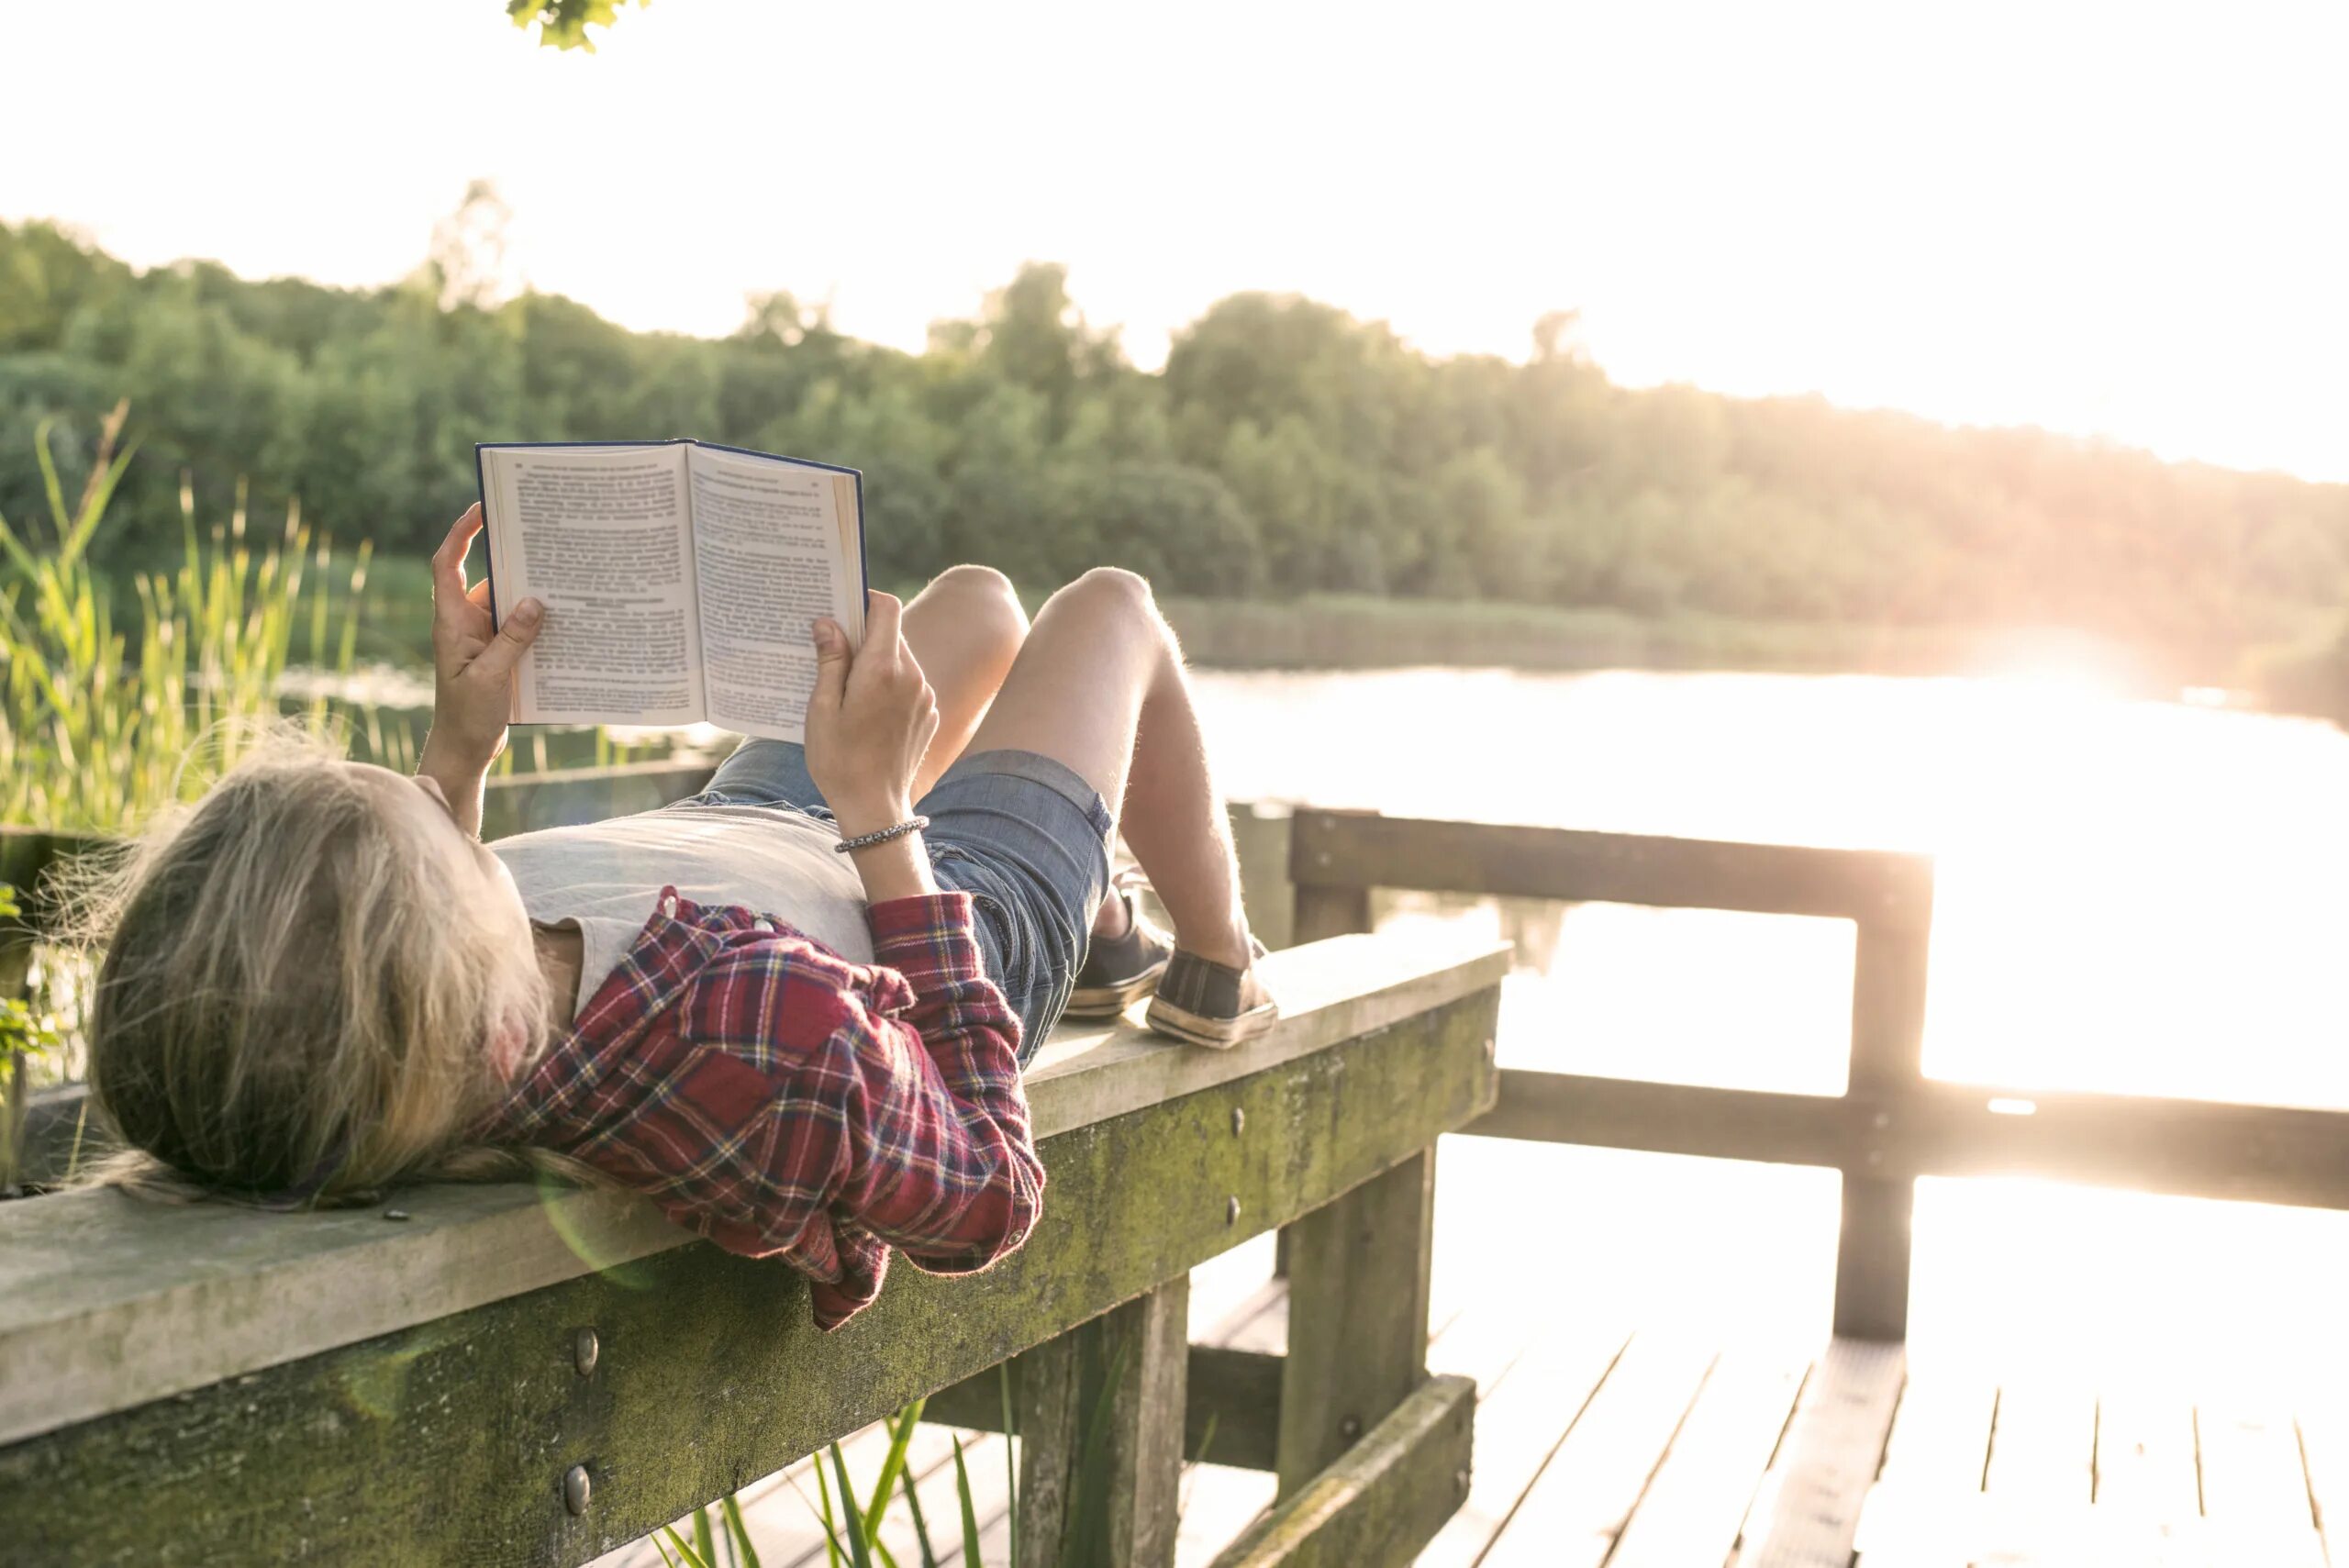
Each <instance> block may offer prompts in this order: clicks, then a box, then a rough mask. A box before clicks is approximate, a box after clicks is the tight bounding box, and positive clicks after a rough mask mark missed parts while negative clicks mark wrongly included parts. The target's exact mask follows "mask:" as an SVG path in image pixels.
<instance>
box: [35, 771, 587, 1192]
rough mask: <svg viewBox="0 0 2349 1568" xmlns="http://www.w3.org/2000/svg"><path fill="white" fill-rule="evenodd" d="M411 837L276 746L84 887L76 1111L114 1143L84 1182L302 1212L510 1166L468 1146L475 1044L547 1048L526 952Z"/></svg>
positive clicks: (488, 1058) (375, 787)
mask: <svg viewBox="0 0 2349 1568" xmlns="http://www.w3.org/2000/svg"><path fill="white" fill-rule="evenodd" d="M414 838H415V834H414V829H413V828H412V827H409V826H407V825H405V824H403V823H402V822H400V821H399V820H397V819H396V817H395V815H394V814H393V812H392V811H391V810H390V809H389V807H388V806H387V804H386V802H385V800H384V796H383V793H382V787H381V785H380V784H376V783H373V781H371V780H369V779H367V778H366V777H364V776H362V774H361V773H358V772H356V771H355V770H353V769H351V768H350V767H349V766H347V765H344V764H342V763H340V762H337V761H336V760H335V759H334V758H333V757H331V756H329V755H323V754H321V753H320V752H319V751H317V750H316V749H315V748H306V747H296V746H293V745H291V744H289V743H287V742H284V741H283V740H280V741H278V742H275V743H273V744H270V745H265V746H263V747H262V748H260V749H259V751H258V753H257V754H255V755H253V756H251V757H250V758H249V759H248V760H247V761H245V762H242V763H240V764H239V766H238V767H236V768H235V769H234V770H233V771H231V772H230V773H228V775H227V776H226V777H225V778H223V779H222V780H221V781H220V782H219V783H218V784H216V785H215V786H214V787H213V788H212V789H211V791H210V792H209V793H208V794H206V795H205V797H204V798H203V799H202V800H201V801H200V802H199V803H197V804H196V805H195V806H194V807H193V808H192V809H184V810H182V811H181V812H179V813H177V814H175V815H174V816H173V817H168V818H166V819H163V820H161V821H159V822H158V823H157V824H155V825H154V826H153V827H152V828H150V830H149V831H148V832H147V833H146V834H145V835H144V836H143V837H142V839H141V840H139V843H138V844H137V846H136V847H135V848H134V849H133V850H132V851H130V852H129V854H128V856H127V857H125V858H124V859H123V861H122V862H120V863H119V864H118V865H117V866H116V867H114V868H113V869H112V870H111V871H110V872H109V873H107V874H106V877H105V880H104V881H103V882H102V883H100V884H96V885H95V887H94V888H91V889H85V890H84V892H83V897H82V903H83V906H84V912H83V919H82V921H81V922H80V923H81V925H82V927H83V931H84V934H85V935H86V936H88V937H91V938H94V939H95V940H97V941H98V942H99V943H100V945H101V946H102V948H103V958H102V959H101V961H100V963H99V967H98V973H97V980H96V989H95V997H94V999H93V1005H92V1007H91V1012H90V1018H89V1037H88V1038H89V1082H90V1092H91V1096H92V1101H93V1104H94V1106H95V1108H96V1109H97V1111H98V1113H99V1116H100V1118H101V1121H102V1125H103V1126H104V1127H105V1128H106V1129H107V1130H108V1131H109V1132H110V1133H111V1134H112V1135H113V1137H114V1138H115V1139H116V1140H118V1141H119V1142H120V1143H121V1144H122V1145H123V1146H124V1150H123V1152H121V1153H120V1154H118V1155H117V1156H115V1157H114V1158H112V1159H109V1160H107V1161H106V1162H102V1163H101V1164H100V1166H99V1167H98V1168H97V1169H96V1170H95V1172H94V1173H93V1179H94V1180H96V1181H100V1182H107V1183H112V1184H120V1185H125V1186H129V1187H132V1188H135V1189H139V1190H142V1191H144V1192H146V1193H148V1194H150V1195H158V1196H177V1197H194V1196H206V1195H213V1196H224V1197H232V1198H237V1199H241V1200H243V1201H247V1202H256V1203H261V1204H264V1205H267V1206H270V1207H305V1206H307V1205H312V1204H320V1205H331V1204H335V1203H339V1202H340V1203H349V1202H355V1201H364V1200H366V1199H368V1198H370V1197H372V1196H373V1195H374V1194H375V1193H376V1192H378V1191H380V1190H381V1189H382V1188H384V1187H385V1186H387V1185H389V1184H393V1183H395V1182H398V1181H400V1180H401V1179H403V1178H406V1177H411V1176H418V1175H454V1176H475V1177H477V1176H484V1175H492V1174H500V1173H517V1172H518V1171H519V1170H520V1169H521V1168H522V1167H523V1165H524V1163H525V1162H526V1161H527V1158H528V1157H527V1156H522V1155H519V1154H501V1153H499V1152H498V1151H491V1150H487V1149H484V1148H480V1147H477V1146H473V1144H472V1140H473V1139H475V1138H476V1137H477V1136H478V1131H479V1129H480V1127H481V1125H482V1123H483V1121H484V1118H486V1117H487V1116H488V1115H489V1113H490V1112H491V1111H492V1110H493V1109H494V1108H495V1104H496V1101H497V1098H498V1096H499V1095H500V1094H501V1093H502V1091H503V1087H504V1085H503V1083H502V1082H501V1080H500V1079H499V1077H498V1076H497V1073H496V1072H495V1068H494V1067H493V1066H492V1052H491V1050H490V1044H491V1042H492V1040H497V1039H500V1038H501V1037H505V1038H508V1039H510V1038H512V1037H513V1035H514V1034H516V1033H517V1032H518V1034H519V1037H520V1039H521V1040H522V1042H523V1050H522V1059H523V1060H524V1061H526V1062H527V1061H529V1060H531V1059H534V1058H535V1057H536V1056H537V1055H538V1054H539V1051H540V1050H541V1049H542V1047H543V1044H544V1042H545V1040H546V1036H547V1030H548V1006H547V1000H546V995H545V991H544V986H543V984H542V982H541V980H540V974H539V972H538V968H537V965H536V962H535V961H534V958H533V954H532V951H531V944H530V942H529V940H528V937H527V932H526V931H525V930H522V929H517V930H513V931H495V930H491V929H487V928H486V924H485V922H484V919H483V917H481V916H480V914H479V912H478V911H477V910H476V909H474V908H472V907H469V906H468V901H467V900H466V899H465V898H464V897H463V895H462V891H461V890H460V889H459V888H457V887H456V886H454V885H452V878H451V874H450V873H449V870H448V868H447V865H446V863H445V862H444V860H443V859H442V858H441V857H439V856H436V855H433V854H431V853H429V852H419V847H418V846H417V844H416V843H415V842H414Z"/></svg>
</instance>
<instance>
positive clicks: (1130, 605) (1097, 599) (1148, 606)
mask: <svg viewBox="0 0 2349 1568" xmlns="http://www.w3.org/2000/svg"><path fill="white" fill-rule="evenodd" d="M1053 597H1055V598H1068V599H1073V600H1074V601H1075V602H1077V603H1079V604H1082V605H1085V606H1088V607H1090V608H1094V609H1096V610H1097V611H1100V612H1104V613H1108V614H1111V615H1119V614H1122V615H1130V616H1132V617H1135V618H1137V619H1141V620H1152V621H1154V620H1156V619H1157V618H1158V600H1157V599H1156V598H1155V597H1154V596H1153V595H1152V593H1151V591H1150V579H1149V578H1147V577H1144V576H1143V575H1141V573H1138V572H1129V571H1127V570H1126V569H1125V568H1124V567H1122V566H1097V567H1095V568H1094V569H1093V570H1092V571H1090V572H1087V573H1085V575H1084V576H1082V577H1079V578H1078V579H1077V580H1076V581H1075V582H1074V583H1071V584H1069V585H1068V586H1067V587H1065V588H1063V589H1062V590H1061V591H1060V592H1059V593H1058V594H1056V595H1053Z"/></svg>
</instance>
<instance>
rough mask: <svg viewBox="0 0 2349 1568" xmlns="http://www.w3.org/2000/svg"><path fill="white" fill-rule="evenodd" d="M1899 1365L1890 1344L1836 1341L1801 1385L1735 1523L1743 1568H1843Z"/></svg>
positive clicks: (1899, 1354) (1886, 1428)
mask: <svg viewBox="0 0 2349 1568" xmlns="http://www.w3.org/2000/svg"><path fill="white" fill-rule="evenodd" d="M1906 1364H1907V1358H1906V1356H1905V1355H1904V1353H1903V1351H1901V1348H1900V1347H1899V1346H1898V1345H1892V1344H1882V1343H1871V1342H1869V1341H1866V1340H1835V1341H1834V1342H1833V1343H1831V1345H1829V1346H1828V1348H1827V1353H1826V1354H1825V1355H1823V1356H1821V1357H1820V1360H1819V1362H1818V1363H1817V1364H1816V1365H1814V1366H1813V1367H1812V1368H1811V1369H1810V1376H1809V1379H1808V1380H1806V1381H1805V1383H1804V1384H1803V1389H1802V1397H1801V1399H1800V1401H1799V1402H1798V1404H1797V1406H1796V1407H1795V1416H1794V1419H1793V1421H1791V1422H1790V1423H1788V1425H1787V1432H1786V1436H1785V1437H1784V1438H1782V1439H1781V1440H1779V1443H1778V1452H1777V1455H1776V1458H1775V1459H1774V1460H1773V1462H1772V1463H1771V1465H1770V1469H1769V1473H1767V1474H1765V1476H1764V1477H1763V1479H1762V1488H1761V1492H1760V1494H1759V1495H1758V1496H1756V1497H1755V1498H1754V1501H1753V1507H1752V1508H1751V1509H1750V1510H1749V1511H1748V1512H1747V1514H1746V1519H1745V1545H1744V1548H1743V1550H1742V1551H1741V1552H1740V1553H1739V1557H1738V1561H1739V1562H1752V1563H1753V1568H1849V1565H1850V1563H1851V1561H1852V1546H1853V1542H1854V1540H1856V1539H1857V1537H1858V1535H1859V1529H1860V1507H1861V1505H1862V1504H1864V1503H1865V1502H1866V1501H1867V1496H1868V1489H1869V1488H1870V1487H1872V1486H1873V1485H1876V1467H1877V1465H1878V1464H1879V1463H1881V1462H1882V1461H1883V1459H1884V1445H1885V1439H1886V1437H1887V1435H1888V1434H1889V1433H1890V1432H1891V1430H1892V1412H1893V1409H1894V1407H1896V1406H1897V1405H1898V1404H1899V1402H1900V1384H1901V1376H1902V1373H1903V1372H1904V1370H1905V1368H1906Z"/></svg>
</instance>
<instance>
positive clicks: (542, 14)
mask: <svg viewBox="0 0 2349 1568" xmlns="http://www.w3.org/2000/svg"><path fill="white" fill-rule="evenodd" d="M626 3H627V0H507V5H506V14H507V16H508V17H512V18H513V20H514V25H515V26H516V27H518V28H527V27H529V25H530V24H531V23H532V22H536V23H538V25H539V42H540V44H541V45H542V46H544V47H547V48H550V49H584V50H586V51H587V52H588V53H589V54H593V53H595V52H596V40H595V39H591V38H589V37H588V36H587V29H588V28H608V27H610V26H611V25H612V24H613V23H614V22H615V21H617V20H618V19H619V11H620V6H623V5H625V4H626ZM636 3H637V4H638V5H639V6H649V5H651V3H652V0H636Z"/></svg>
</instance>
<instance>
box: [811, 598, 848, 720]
mask: <svg viewBox="0 0 2349 1568" xmlns="http://www.w3.org/2000/svg"><path fill="white" fill-rule="evenodd" d="M815 638H816V689H815V690H814V691H813V692H812V693H810V694H809V695H808V698H807V706H808V707H809V709H810V710H811V711H812V710H814V709H817V708H838V707H839V706H841V697H842V696H843V695H845V694H846V692H847V690H848V664H849V659H848V633H846V632H844V631H842V630H841V627H840V623H839V622H838V621H836V620H834V619H832V618H831V617H829V616H827V617H824V618H823V619H822V620H819V621H818V622H817V623H816V628H815Z"/></svg>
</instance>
